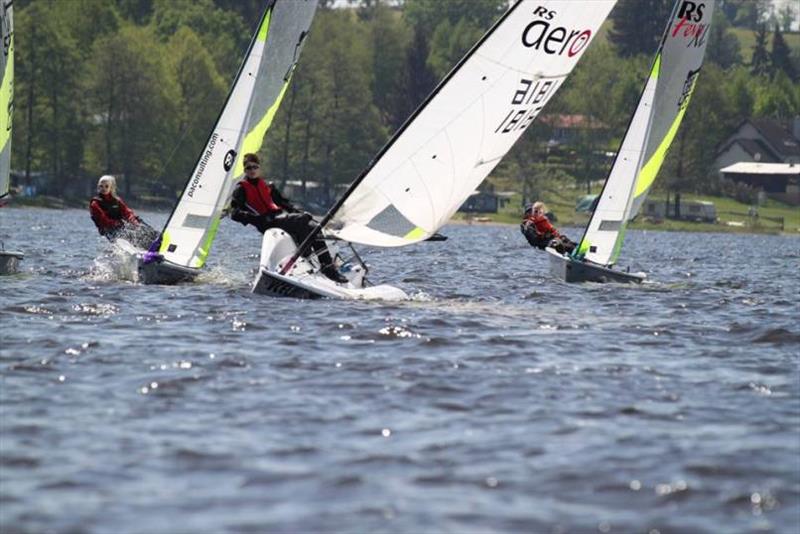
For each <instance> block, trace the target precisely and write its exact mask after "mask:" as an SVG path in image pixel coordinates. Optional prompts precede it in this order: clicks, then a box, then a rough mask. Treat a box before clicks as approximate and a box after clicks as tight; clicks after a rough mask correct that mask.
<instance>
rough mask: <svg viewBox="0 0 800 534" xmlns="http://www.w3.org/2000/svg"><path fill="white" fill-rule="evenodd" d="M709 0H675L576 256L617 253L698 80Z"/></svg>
mask: <svg viewBox="0 0 800 534" xmlns="http://www.w3.org/2000/svg"><path fill="white" fill-rule="evenodd" d="M713 12H714V0H705V1H704V2H702V3H701V2H693V1H690V0H678V1H677V2H676V3H675V7H674V8H673V10H672V14H671V15H670V20H669V22H668V24H667V28H666V30H665V31H664V36H663V38H662V40H661V44H660V45H659V48H658V51H657V52H656V56H655V60H654V61H653V66H652V68H651V70H650V75H649V77H648V79H647V82H646V83H645V86H644V90H643V92H642V96H641V98H640V100H639V104H638V106H637V107H636V111H635V112H634V114H633V118H632V119H631V122H630V125H629V126H628V131H627V133H626V134H625V138H624V139H623V141H622V145H621V146H620V149H619V152H618V153H617V157H616V160H615V161H614V165H613V166H612V168H611V171H610V172H609V176H608V179H607V180H606V183H605V185H604V187H603V191H602V192H601V194H600V200H599V201H598V203H597V208H596V209H595V211H594V213H593V214H592V218H591V220H590V221H589V225H588V227H587V229H586V233H585V234H584V236H583V239H582V240H581V242H580V245H579V246H578V255H579V256H583V257H584V258H585V259H587V260H589V261H591V262H594V263H598V264H600V265H612V264H614V263H615V262H616V260H617V257H618V256H619V251H620V249H621V247H622V241H623V238H624V234H625V228H626V225H627V223H628V221H629V220H630V219H632V218H633V217H635V216H636V214H637V213H638V211H639V209H640V208H641V206H642V204H643V203H644V200H645V198H646V197H647V193H648V191H649V190H650V187H651V186H652V185H653V181H654V180H655V178H656V175H657V174H658V171H659V169H660V168H661V165H662V163H664V158H665V157H666V155H667V150H668V149H669V146H670V144H671V143H672V140H673V139H674V138H675V134H676V133H677V131H678V127H679V126H680V124H681V121H682V120H683V115H684V113H686V108H687V106H688V105H689V99H690V98H691V96H692V92H693V91H694V87H695V84H696V83H697V76H698V74H699V73H700V68H701V67H702V65H703V56H704V54H705V50H706V44H707V43H708V36H709V35H710V34H709V28H710V26H711V17H712V14H713Z"/></svg>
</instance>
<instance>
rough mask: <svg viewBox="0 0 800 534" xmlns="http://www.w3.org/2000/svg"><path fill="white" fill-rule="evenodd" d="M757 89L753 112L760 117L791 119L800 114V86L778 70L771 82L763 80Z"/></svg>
mask: <svg viewBox="0 0 800 534" xmlns="http://www.w3.org/2000/svg"><path fill="white" fill-rule="evenodd" d="M762 82H763V83H762V84H759V85H758V86H757V88H756V90H755V103H754V105H753V113H754V114H755V115H756V116H758V117H772V118H775V119H789V118H792V117H794V116H795V115H798V114H800V86H799V85H797V84H794V83H792V81H791V80H790V79H789V77H788V76H787V75H786V74H785V73H783V72H778V73H777V74H776V75H775V78H774V79H773V80H772V82H771V83H770V81H769V80H767V79H764V80H762Z"/></svg>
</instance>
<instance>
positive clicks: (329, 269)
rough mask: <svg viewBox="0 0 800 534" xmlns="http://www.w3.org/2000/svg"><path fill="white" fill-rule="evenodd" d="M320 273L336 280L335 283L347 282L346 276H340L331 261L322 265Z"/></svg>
mask: <svg viewBox="0 0 800 534" xmlns="http://www.w3.org/2000/svg"><path fill="white" fill-rule="evenodd" d="M322 274H324V275H325V276H327V277H328V278H330V279H331V280H333V281H334V282H336V283H337V284H346V283H347V282H348V280H347V278H345V277H344V276H342V273H340V272H339V270H338V269H337V268H336V267H334V266H333V264H332V263H329V264H327V265H325V266H324V267H322Z"/></svg>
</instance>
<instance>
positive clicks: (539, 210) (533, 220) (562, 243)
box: [519, 202, 575, 254]
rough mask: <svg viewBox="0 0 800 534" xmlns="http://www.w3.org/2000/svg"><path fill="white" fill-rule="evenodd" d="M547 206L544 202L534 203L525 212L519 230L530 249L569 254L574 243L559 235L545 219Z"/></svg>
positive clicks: (573, 247) (548, 220)
mask: <svg viewBox="0 0 800 534" xmlns="http://www.w3.org/2000/svg"><path fill="white" fill-rule="evenodd" d="M545 213H547V206H545V204H544V202H535V203H534V204H533V205H532V206H529V207H528V209H526V210H525V218H524V219H522V223H521V224H520V225H519V229H520V231H521V232H522V235H524V236H525V239H527V240H528V243H530V245H531V246H532V247H536V248H539V249H541V250H544V249H545V248H547V247H548V246H549V247H552V248H554V249H556V250H557V251H558V252H560V253H562V254H563V253H567V254H569V253H571V252H572V251H573V250H574V249H575V243H574V242H572V241H571V240H570V239H569V238H568V237H567V236H565V235H561V234H560V233H559V232H558V230H556V228H555V226H553V225H552V224H551V223H550V219H548V218H547V215H545Z"/></svg>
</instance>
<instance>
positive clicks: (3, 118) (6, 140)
mask: <svg viewBox="0 0 800 534" xmlns="http://www.w3.org/2000/svg"><path fill="white" fill-rule="evenodd" d="M0 35H2V39H3V43H2V44H3V55H2V57H0V76H2V81H0V198H2V197H4V196H6V195H7V194H8V189H9V186H10V176H9V174H10V172H11V122H12V119H13V117H14V16H13V8H12V5H11V2H2V3H0Z"/></svg>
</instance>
